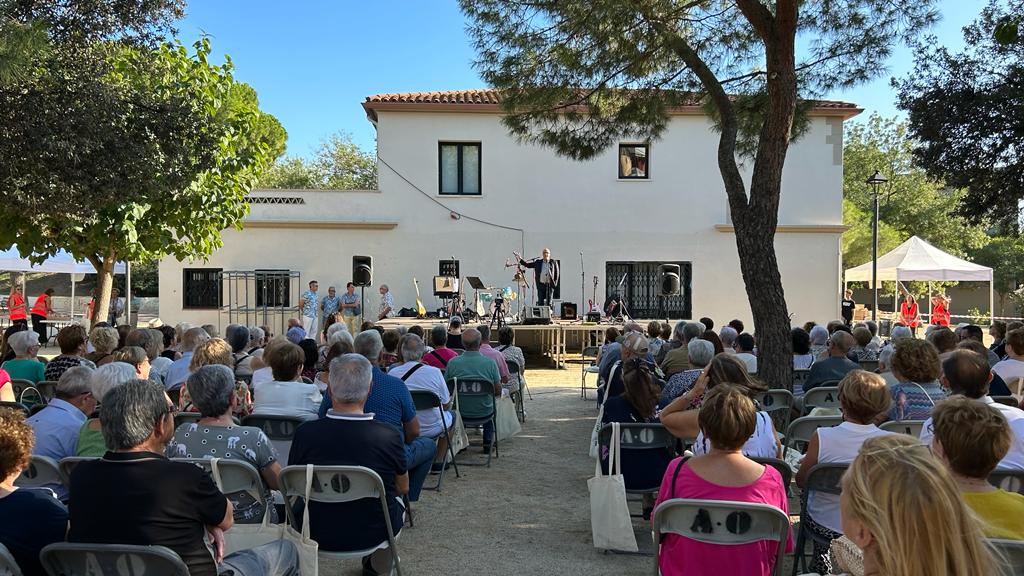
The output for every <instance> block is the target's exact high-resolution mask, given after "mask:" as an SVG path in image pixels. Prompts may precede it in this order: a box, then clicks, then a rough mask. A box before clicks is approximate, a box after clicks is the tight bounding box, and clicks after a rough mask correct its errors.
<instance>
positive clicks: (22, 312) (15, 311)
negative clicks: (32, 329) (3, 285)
mask: <svg viewBox="0 0 1024 576" xmlns="http://www.w3.org/2000/svg"><path fill="white" fill-rule="evenodd" d="M7 313H8V316H9V317H10V318H11V324H21V325H22V326H24V327H25V328H26V329H27V328H28V304H27V303H26V302H25V297H24V296H23V295H22V294H21V286H19V285H18V284H17V283H15V284H14V286H12V287H11V295H10V296H8V297H7Z"/></svg>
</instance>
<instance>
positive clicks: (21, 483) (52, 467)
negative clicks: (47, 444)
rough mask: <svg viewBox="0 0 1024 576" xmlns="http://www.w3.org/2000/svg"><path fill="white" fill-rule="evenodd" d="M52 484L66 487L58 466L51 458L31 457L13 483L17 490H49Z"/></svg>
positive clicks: (65, 479) (65, 480) (64, 478)
mask: <svg viewBox="0 0 1024 576" xmlns="http://www.w3.org/2000/svg"><path fill="white" fill-rule="evenodd" d="M54 484H59V485H61V486H66V485H67V478H66V477H65V476H64V474H62V473H61V471H60V465H59V464H57V462H56V461H55V460H54V459H53V458H48V457H46V456H36V455H34V454H33V455H32V456H30V457H29V460H28V466H26V467H25V469H24V470H22V471H21V475H20V476H18V478H17V480H15V481H14V485H15V486H17V487H19V488H49V487H50V486H53V485H54Z"/></svg>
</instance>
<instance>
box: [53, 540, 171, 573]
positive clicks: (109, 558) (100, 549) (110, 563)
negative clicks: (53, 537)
mask: <svg viewBox="0 0 1024 576" xmlns="http://www.w3.org/2000/svg"><path fill="white" fill-rule="evenodd" d="M39 560H40V562H42V563H43V569H45V570H46V573H47V574H49V576H74V575H78V574H88V575H89V576H122V575H124V574H145V575H146V576H189V573H188V566H186V565H185V562H183V561H182V559H181V557H180V556H178V555H177V554H176V553H175V552H174V551H173V550H171V549H170V548H167V547H165V546H133V545H129V544H76V543H72V542H57V543H56V544H50V545H49V546H46V547H45V548H43V549H42V551H40V552H39Z"/></svg>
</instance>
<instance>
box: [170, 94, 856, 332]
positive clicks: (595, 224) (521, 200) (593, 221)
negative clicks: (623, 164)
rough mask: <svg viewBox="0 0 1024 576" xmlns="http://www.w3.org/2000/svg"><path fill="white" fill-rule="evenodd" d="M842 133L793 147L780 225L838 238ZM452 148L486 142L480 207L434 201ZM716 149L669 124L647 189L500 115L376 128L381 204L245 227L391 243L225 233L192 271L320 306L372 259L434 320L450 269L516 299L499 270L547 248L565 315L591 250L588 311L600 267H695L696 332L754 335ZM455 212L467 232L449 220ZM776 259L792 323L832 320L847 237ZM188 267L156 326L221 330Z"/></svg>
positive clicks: (351, 197) (288, 214) (679, 123)
mask: <svg viewBox="0 0 1024 576" xmlns="http://www.w3.org/2000/svg"><path fill="white" fill-rule="evenodd" d="M836 124H837V122H835V121H832V122H829V121H828V120H826V119H825V118H821V117H818V118H814V119H813V120H812V125H811V128H810V130H809V132H808V133H807V134H806V135H805V136H804V137H803V138H802V139H801V140H800V141H798V142H797V143H795V144H794V145H793V146H792V147H791V150H790V153H789V157H788V159H787V163H786V168H785V172H784V181H783V199H782V204H781V209H780V215H779V223H780V225H837V224H841V223H842V203H841V198H842V166H841V162H840V163H837V162H836V160H837V150H836V146H839V147H840V149H839V150H841V146H842V142H841V138H837V137H835V136H840V135H835V134H833V131H835V130H836ZM839 126H840V129H841V125H839ZM448 140H453V141H473V142H481V147H482V161H481V165H482V175H483V177H482V180H483V182H482V191H483V194H482V196H479V197H451V196H443V197H442V196H438V195H437V188H438V141H448ZM716 147H717V134H716V133H714V132H713V131H712V130H711V128H710V124H709V122H708V121H707V119H706V118H704V117H700V116H678V117H675V118H673V120H672V122H671V124H670V127H669V129H668V130H667V131H666V134H665V135H664V137H663V138H662V140H660V141H656V142H654V143H652V145H651V148H650V160H649V162H650V168H649V170H650V174H651V178H650V180H648V181H620V180H618V179H617V173H616V169H617V157H616V150H615V149H610V150H608V151H607V152H606V153H605V154H603V155H602V156H601V157H599V158H597V159H595V160H593V161H589V162H574V161H571V160H567V159H564V158H560V157H557V156H555V155H554V153H553V152H551V151H550V150H547V149H543V148H540V147H536V146H529V145H520V144H518V143H516V142H515V141H514V140H513V139H511V138H510V137H509V136H508V135H507V133H506V132H505V129H504V128H503V127H502V126H501V124H500V121H499V117H498V116H497V115H494V114H465V113H460V114H456V113H419V112H417V113H413V112H381V113H380V114H379V121H378V154H379V157H380V160H381V162H380V163H379V164H378V166H379V183H380V192H379V193H378V192H375V191H371V192H342V191H317V192H313V191H301V192H282V191H267V192H254V195H275V196H301V197H303V198H304V199H305V202H306V203H305V204H304V205H253V206H252V212H251V214H250V217H249V218H250V219H251V220H261V221H265V220H289V221H303V222H318V223H319V222H330V223H338V222H347V223H356V222H375V223H381V222H393V223H397V226H396V227H394V229H391V230H348V229H344V230H338V229H293V228H289V229H268V228H249V229H246V230H244V231H241V232H238V231H234V230H229V231H226V232H225V233H224V244H225V245H224V248H222V249H221V250H219V251H218V252H217V253H215V254H214V255H213V257H212V258H211V259H210V261H209V262H208V263H205V264H204V263H197V264H194V266H197V267H203V266H209V267H220V268H224V269H233V270H253V269H256V268H285V269H291V270H298V271H300V272H301V273H302V283H303V285H304V284H305V283H306V282H307V281H308V280H310V279H317V280H319V281H320V284H321V292H322V293H326V288H327V285H329V284H334V285H337V286H338V287H339V290H342V289H343V288H342V287H343V286H344V284H345V282H346V281H347V280H349V277H350V274H351V257H352V255H354V254H368V255H371V256H373V257H374V283H375V285H376V284H379V283H381V282H384V283H387V284H389V285H390V286H391V289H392V291H393V293H394V295H395V301H396V303H397V305H398V306H399V307H404V306H411V305H412V303H413V298H414V292H413V286H412V278H413V277H414V276H415V277H417V278H418V279H419V280H420V286H421V290H422V291H423V297H424V303H425V304H426V306H427V307H428V308H431V307H436V306H437V305H438V303H437V302H436V301H435V300H434V298H433V296H432V295H431V293H430V279H431V278H432V277H433V276H434V275H435V274H437V261H438V260H439V259H445V258H449V257H451V256H455V257H456V258H458V259H459V260H460V261H461V266H462V274H463V276H466V275H478V276H480V277H481V278H482V279H483V280H484V281H485V282H486V283H488V284H491V285H496V286H505V285H511V279H512V270H509V269H505V268H504V267H503V264H504V261H505V259H506V258H508V257H511V252H512V250H519V249H520V248H521V246H523V245H524V247H525V254H526V256H527V257H530V256H536V255H538V254H539V252H540V249H541V248H542V247H545V246H546V247H550V248H551V250H552V252H553V255H554V257H555V258H560V259H561V260H562V299H563V300H569V301H574V302H578V303H580V298H581V295H580V264H579V252H580V251H581V250H582V251H583V252H584V256H585V264H586V276H587V278H586V289H585V291H586V298H585V299H584V300H583V302H584V303H585V301H586V299H589V298H590V294H591V289H592V288H591V287H592V285H591V278H592V276H593V275H597V276H598V277H599V279H600V283H599V285H598V300H601V301H603V299H604V291H605V288H604V280H605V278H604V272H605V262H606V261H615V260H625V261H631V260H636V261H676V260H683V261H689V262H692V266H693V283H692V287H693V296H692V303H693V316H694V317H700V316H704V315H708V316H711V317H712V318H714V319H715V320H716V322H723V323H724V322H725V321H727V320H728V319H731V318H733V317H738V318H740V319H743V320H744V321H747V322H748V323H749V321H750V312H749V309H748V305H747V298H746V293H745V290H744V287H743V282H742V280H741V278H740V274H739V260H738V257H737V255H736V244H735V238H734V237H733V235H732V233H730V232H719V231H716V230H715V229H714V226H715V225H716V224H726V223H728V218H727V214H726V212H727V208H726V199H725V192H724V189H723V186H722V182H721V178H720V175H719V172H718V168H717V164H716V162H715V154H716ZM384 162H386V163H387V164H389V165H390V166H391V167H393V168H394V169H395V170H397V171H398V172H399V173H400V174H401V176H400V175H399V174H396V172H395V171H393V170H392V169H390V168H388V166H386V165H385V164H384ZM402 176H404V177H405V179H408V181H409V182H411V183H412V184H413V185H415V186H416V187H418V188H420V189H421V190H422V191H423V193H421V192H420V191H417V190H416V189H415V188H414V187H413V186H412V185H410V184H409V183H408V182H406V181H405V180H404V179H403V178H402ZM438 203H441V204H443V206H441V205H438ZM450 210H455V211H458V212H460V213H462V214H464V215H465V216H466V217H463V218H461V219H459V220H454V219H452V218H451V216H450V213H449V211H450ZM470 217H472V218H477V219H480V220H484V221H487V222H490V223H493V224H497V225H501V226H506V227H510V228H520V229H523V232H522V233H520V232H519V231H516V230H509V229H506V228H500V227H496V226H491V225H487V224H482V223H478V222H474V221H472V220H471V219H470ZM776 248H777V250H778V253H779V263H780V268H781V270H782V275H783V283H784V286H785V290H786V296H787V300H788V303H789V307H790V311H791V312H794V313H795V318H794V320H795V321H797V320H799V321H801V322H802V321H804V320H808V319H812V318H813V319H816V320H826V319H830V318H833V317H835V316H836V315H837V314H838V308H837V300H838V297H837V294H838V291H839V252H840V250H839V236H838V234H834V233H816V234H785V233H780V234H778V235H777V237H776ZM185 266H190V264H182V263H178V262H176V261H173V260H165V261H164V262H162V263H161V266H160V286H161V294H160V301H161V312H160V313H161V317H162V318H163V320H164V321H165V322H176V321H189V322H193V323H199V322H210V321H215V319H216V315H215V314H214V313H212V312H209V311H197V312H193V311H182V310H181V302H182V295H181V284H182V272H181V269H182V268H183V267H185ZM612 281H613V282H615V281H617V279H614V280H612ZM370 295H371V293H369V292H368V296H370ZM297 296H298V295H297V294H296V297H297ZM367 301H368V302H372V303H373V305H372V306H368V309H369V310H376V302H377V296H376V292H375V291H374V292H373V293H372V299H371V298H369V297H368V299H367ZM556 304H557V303H556ZM582 308H583V303H581V309H582Z"/></svg>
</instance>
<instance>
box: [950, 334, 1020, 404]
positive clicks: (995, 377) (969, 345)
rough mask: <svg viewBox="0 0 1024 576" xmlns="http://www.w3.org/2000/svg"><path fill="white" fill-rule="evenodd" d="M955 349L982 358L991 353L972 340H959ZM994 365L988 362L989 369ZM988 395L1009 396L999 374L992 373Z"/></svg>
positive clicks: (1009, 393)
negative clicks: (968, 351) (972, 353)
mask: <svg viewBox="0 0 1024 576" xmlns="http://www.w3.org/2000/svg"><path fill="white" fill-rule="evenodd" d="M956 347H957V349H959V350H970V351H971V352H975V353H977V354H981V356H982V357H983V358H988V357H989V355H990V354H991V353H992V351H991V350H989V349H988V348H985V345H984V344H982V343H981V342H978V341H977V340H973V339H968V340H961V341H960V343H959V344H957V345H956ZM994 365H995V363H993V362H991V361H988V366H989V367H990V368H991V367H992V366H994ZM988 395H989V396H1010V395H1011V392H1010V389H1009V388H1007V386H1006V382H1003V379H1002V378H1000V377H999V374H996V373H995V372H992V381H991V382H989V385H988Z"/></svg>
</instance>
